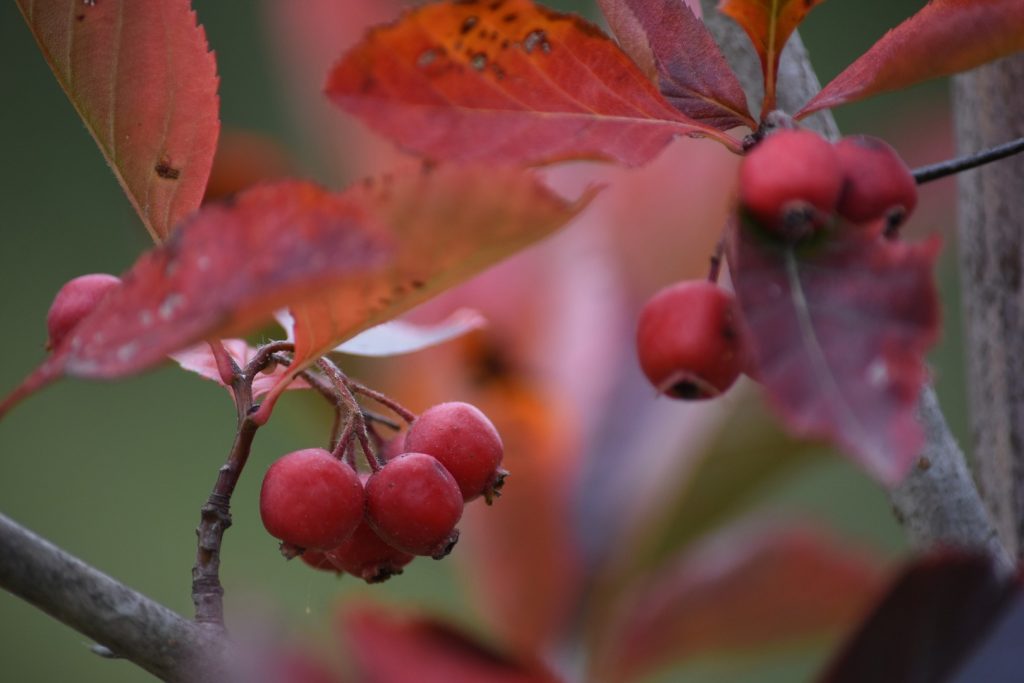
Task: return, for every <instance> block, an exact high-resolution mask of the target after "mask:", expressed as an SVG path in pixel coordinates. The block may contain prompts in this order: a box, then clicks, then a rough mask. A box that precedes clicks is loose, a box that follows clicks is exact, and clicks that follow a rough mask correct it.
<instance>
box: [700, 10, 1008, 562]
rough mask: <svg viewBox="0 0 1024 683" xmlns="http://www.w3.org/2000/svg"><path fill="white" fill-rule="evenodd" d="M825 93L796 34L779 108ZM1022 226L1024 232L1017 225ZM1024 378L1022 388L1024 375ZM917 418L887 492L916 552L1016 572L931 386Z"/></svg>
mask: <svg viewBox="0 0 1024 683" xmlns="http://www.w3.org/2000/svg"><path fill="white" fill-rule="evenodd" d="M717 4H718V3H717V1H716V0H701V5H702V9H703V10H704V20H705V22H706V23H707V25H708V28H709V29H710V30H711V32H712V33H713V34H714V36H715V39H716V40H717V41H718V44H719V45H721V46H722V50H723V52H724V53H725V56H726V59H727V60H729V63H730V65H732V67H733V68H734V69H735V70H736V73H737V75H738V76H739V78H740V83H741V84H742V85H743V87H744V89H745V90H746V92H747V93H748V97H750V96H751V95H752V94H753V97H752V98H751V99H752V102H751V110H752V111H759V110H760V107H759V104H760V99H761V95H759V93H760V92H762V90H763V86H762V76H761V66H760V61H759V60H758V57H757V54H756V53H755V52H754V50H753V49H752V48H751V46H750V42H749V40H748V38H747V36H746V34H745V33H744V32H743V30H742V29H741V28H740V27H739V26H738V25H737V24H736V23H734V22H732V21H731V20H729V19H727V18H726V17H724V16H722V15H721V14H719V12H718V10H717ZM1018 85H1020V84H1019V83H1018ZM820 89H821V84H820V82H819V81H818V77H817V75H816V74H815V72H814V69H813V68H812V66H811V62H810V59H809V57H808V55H807V50H806V48H805V47H804V45H803V41H802V40H801V39H800V36H799V34H798V33H797V32H794V33H793V36H792V38H790V40H789V42H788V43H787V44H786V47H785V49H784V50H783V52H782V60H781V63H780V65H779V79H778V104H779V108H780V109H782V110H784V111H788V112H795V111H797V110H798V109H799V108H800V107H801V106H802V105H803V104H804V103H805V102H807V101H808V100H809V99H810V98H811V97H812V96H814V95H815V94H816V93H817V92H818V91H819V90H820ZM1016 92H1020V91H1016ZM1018 109H1019V107H1018ZM803 123H804V125H806V126H807V127H808V128H810V129H812V130H815V131H817V132H818V133H820V134H822V135H824V136H825V137H827V138H830V139H836V138H838V137H839V128H838V126H837V125H836V122H835V118H834V117H833V116H832V113H831V112H830V111H827V110H826V111H822V112H818V113H817V114H815V115H813V116H810V117H808V118H807V119H806V120H804V122H803ZM1008 137H1009V136H1008ZM1018 177H1020V175H1018ZM1016 196H1017V197H1018V198H1019V197H1020V196H1022V193H1021V192H1020V191H1019V190H1018V192H1017V195H1016ZM1018 204H1019V202H1018ZM1018 208H1019V206H1018ZM1017 225H1018V226H1021V225H1022V224H1021V222H1020V221H1018V223H1017ZM1017 338H1018V339H1024V337H1017ZM1022 362H1024V360H1022ZM1021 378H1022V380H1024V375H1021ZM918 415H919V417H920V420H921V423H922V425H923V427H924V430H925V434H926V437H927V443H926V445H925V450H924V453H923V454H922V456H921V458H920V459H919V460H918V466H917V467H915V468H914V469H913V470H912V471H911V472H910V474H909V475H907V477H906V478H905V479H904V481H903V482H902V483H901V484H900V485H899V486H897V487H896V488H895V489H893V490H891V491H890V492H889V499H890V501H891V502H892V505H893V510H894V512H895V514H896V517H897V519H898V520H899V521H900V522H901V524H902V525H903V528H904V530H905V531H906V534H907V538H908V540H909V541H910V543H911V545H912V546H914V547H915V548H921V549H924V548H929V547H932V546H934V545H937V544H946V545H955V546H958V547H967V548H981V549H984V550H986V551H988V552H990V553H991V554H992V555H993V557H994V558H995V559H996V560H997V562H998V563H999V564H1000V566H1001V567H1002V568H1003V569H1004V570H1005V571H1011V570H1012V566H1013V563H1012V561H1011V559H1010V555H1009V554H1008V553H1007V551H1006V548H1005V546H1003V544H1002V543H1000V540H999V538H998V533H997V532H996V529H995V527H994V526H993V523H992V520H991V519H990V518H989V516H988V514H987V512H986V509H985V505H984V503H983V502H982V500H981V497H980V495H979V493H978V488H977V487H976V486H975V484H974V480H973V479H972V478H971V474H970V471H969V470H968V468H967V465H966V460H965V458H964V454H963V452H962V451H961V450H960V447H959V446H958V445H957V443H956V439H955V438H953V435H952V433H951V432H950V430H949V425H948V424H947V423H946V418H945V415H943V413H942V408H941V406H939V402H938V398H937V397H936V396H935V391H934V390H933V389H932V388H931V387H930V386H926V387H925V388H924V390H923V391H922V393H921V400H920V403H919V406H918Z"/></svg>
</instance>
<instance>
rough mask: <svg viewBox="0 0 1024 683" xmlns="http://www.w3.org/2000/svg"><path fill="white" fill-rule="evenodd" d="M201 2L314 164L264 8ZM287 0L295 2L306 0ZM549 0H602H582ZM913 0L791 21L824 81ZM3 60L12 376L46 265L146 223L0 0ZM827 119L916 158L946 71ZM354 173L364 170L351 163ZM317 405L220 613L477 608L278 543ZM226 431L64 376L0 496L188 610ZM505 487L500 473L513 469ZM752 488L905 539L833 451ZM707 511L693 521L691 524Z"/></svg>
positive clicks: (230, 105)
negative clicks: (277, 525)
mask: <svg viewBox="0 0 1024 683" xmlns="http://www.w3.org/2000/svg"><path fill="white" fill-rule="evenodd" d="M271 1H273V0H271ZM277 1H284V0H277ZM339 2H344V0H339ZM194 4H195V6H196V9H197V11H198V14H199V18H200V21H201V23H202V24H203V25H204V26H205V27H206V30H207V33H208V37H209V41H210V43H211V46H212V47H213V49H214V50H215V51H216V53H217V59H218V65H219V71H220V75H221V89H220V93H221V102H222V118H223V121H224V124H225V126H227V127H231V128H238V129H244V130H252V131H259V132H262V133H264V134H267V135H269V136H271V137H274V138H276V139H278V140H280V141H283V143H284V144H285V145H286V146H287V147H288V149H290V150H291V151H292V152H293V153H294V154H295V155H296V157H297V158H298V160H299V165H300V167H301V168H305V169H312V172H311V173H310V174H311V175H313V176H319V177H322V176H321V175H320V174H321V173H322V171H320V170H318V166H317V164H318V161H317V160H316V159H315V158H314V157H313V156H312V154H311V150H312V146H311V144H310V140H309V139H308V138H306V137H304V136H303V134H302V133H303V132H302V130H300V127H299V126H298V125H297V124H296V123H295V120H294V119H293V118H292V117H291V115H290V113H289V106H288V102H287V101H285V99H284V98H285V97H286V96H285V95H284V92H285V91H284V90H283V89H282V83H281V79H282V77H283V71H282V69H281V68H279V67H278V66H276V65H275V63H274V55H273V53H272V51H271V50H270V49H269V48H268V41H267V36H268V35H269V34H270V32H272V31H274V27H273V26H269V25H267V22H266V21H265V20H264V16H265V14H264V13H263V12H261V11H258V10H259V7H258V6H257V5H256V4H255V3H226V2H216V1H213V0H196V2H195V3H194ZM289 4H290V5H293V7H294V8H295V11H301V6H302V4H303V3H302V2H298V1H296V2H294V3H292V2H290V1H289ZM551 4H553V5H556V6H558V7H559V8H562V9H571V10H576V11H581V12H585V13H587V14H588V15H590V16H592V17H593V16H596V13H595V10H594V8H593V6H592V4H591V3H590V2H569V1H561V2H553V3H551ZM923 4H924V2H923V0H898V1H897V0H866V1H863V2H854V1H853V0H831V1H830V2H826V3H824V4H823V5H822V6H821V7H819V8H817V9H815V10H814V12H812V13H811V15H810V18H809V19H808V21H807V22H806V24H805V26H804V28H803V29H802V32H803V36H804V39H805V41H806V43H807V45H808V47H809V49H810V52H811V55H812V57H813V59H814V63H815V65H816V66H817V68H818V70H819V74H820V75H821V77H822V79H823V80H827V79H828V78H829V77H831V76H832V75H834V74H836V73H838V72H839V70H840V69H841V68H842V67H843V66H845V65H846V64H847V63H849V62H850V61H851V60H852V59H853V58H855V57H856V56H857V55H859V54H860V53H861V52H862V51H863V50H864V49H866V48H867V47H868V46H869V45H870V44H871V42H872V41H873V40H874V39H876V38H877V37H879V36H880V35H881V34H882V33H883V32H884V31H885V30H886V29H887V28H889V27H891V26H893V25H895V24H896V23H897V22H898V21H899V20H901V19H902V18H905V17H906V16H908V15H909V14H911V13H912V12H913V11H915V10H916V9H918V8H919V7H920V6H922V5H923ZM0 64H3V67H0V92H4V93H7V95H6V96H5V101H6V102H7V104H6V105H4V106H3V107H0V149H2V150H3V161H2V164H0V187H2V188H3V189H2V192H0V196H2V197H3V200H2V205H3V211H2V215H0V225H2V226H3V227H2V236H3V242H2V246H0V292H2V295H0V315H2V320H3V329H4V330H5V337H4V351H3V354H2V355H0V387H3V388H7V387H13V386H14V385H15V384H16V383H17V382H18V381H19V380H20V379H21V377H22V376H23V375H24V374H25V373H26V372H27V371H28V370H29V369H30V368H31V367H33V366H34V365H35V364H36V363H37V362H38V361H39V360H40V359H41V358H42V355H43V349H42V346H43V341H44V337H45V332H44V319H45V313H46V310H47V307H48V304H49V302H50V299H51V297H52V295H53V293H54V292H56V290H57V289H58V288H59V287H60V285H61V284H62V283H64V282H65V281H66V280H68V279H69V278H71V277H73V276H76V275H78V274H81V273H85V272H95V271H105V272H115V273H116V272H120V271H122V270H124V269H125V268H126V267H127V266H128V265H129V264H130V263H131V262H132V261H133V260H134V259H135V258H136V257H137V255H138V254H139V253H140V252H141V251H142V250H144V249H146V248H148V247H149V246H150V243H149V241H148V237H147V235H146V233H145V231H144V230H142V229H141V226H140V225H139V221H138V219H137V218H136V216H135V215H134V214H133V212H132V209H131V207H130V206H129V204H128V202H127V201H125V198H124V196H123V195H122V192H121V189H120V188H119V186H118V185H117V183H116V181H115V180H114V178H113V177H112V175H111V173H110V172H109V170H108V169H107V168H106V165H105V163H104V161H103V158H102V157H101V155H100V153H99V152H98V150H97V149H96V147H95V145H94V143H93V141H92V140H91V138H90V137H89V135H88V134H87V133H86V131H85V130H83V127H82V125H81V123H80V122H79V120H78V118H77V116H76V115H75V113H74V111H73V109H72V107H71V106H70V104H69V103H68V102H67V100H66V98H65V97H64V94H63V93H62V91H61V90H60V88H59V86H58V85H57V83H56V81H55V79H54V78H53V76H52V74H51V73H50V71H49V69H48V67H47V66H46V64H45V62H44V61H43V59H42V58H41V56H40V55H39V52H38V50H37V48H36V46H35V44H34V42H33V40H32V37H31V34H30V33H29V31H28V29H27V28H26V26H25V23H24V21H23V20H22V19H21V17H20V15H19V13H18V10H17V8H16V6H15V4H14V3H13V2H7V3H3V4H2V5H0ZM317 78H319V76H317ZM339 116H341V114H340V113H339ZM837 117H838V119H839V122H840V125H841V127H842V128H843V129H844V130H845V131H847V132H869V133H875V134H879V135H882V136H884V137H886V138H887V139H889V140H890V141H892V142H893V143H894V144H895V145H896V146H897V147H898V148H900V149H901V151H903V152H904V153H905V154H906V155H907V157H908V158H909V160H910V161H911V163H925V162H929V161H934V160H937V159H940V158H943V157H945V156H948V155H949V152H950V150H951V147H952V145H951V139H950V126H949V120H948V106H947V93H946V84H945V83H933V84H929V85H926V86H922V87H919V88H915V89H913V90H911V91H909V92H906V93H900V94H894V95H888V96H884V97H881V98H878V99H876V100H871V101H869V102H867V103H863V104H858V105H853V106H849V107H847V108H845V109H842V110H841V111H839V112H838V114H837ZM352 172H353V174H356V175H358V174H359V169H358V168H357V169H353V170H352ZM950 195H951V188H950V186H949V185H948V183H947V184H946V185H945V186H935V187H929V188H927V189H926V190H925V194H924V197H923V199H922V210H920V213H919V216H918V217H917V218H916V219H915V220H914V221H912V224H911V225H912V229H914V230H917V231H920V232H931V231H940V232H943V233H946V234H947V235H948V236H949V239H948V244H947V249H946V252H945V256H944V265H943V268H942V271H941V281H942V289H943V294H944V299H943V302H944V313H945V325H944V334H943V340H942V342H941V344H940V346H939V348H938V349H937V350H936V352H935V353H934V354H933V356H932V361H933V364H934V373H935V376H936V383H937V386H938V389H939V392H940V396H941V398H942V400H943V403H944V406H945V408H946V410H947V414H948V416H949V419H950V422H951V424H952V425H953V427H954V430H955V431H956V432H957V434H958V436H960V437H961V440H962V438H963V436H964V435H965V426H966V415H965V412H966V405H965V402H964V399H963V395H964V391H963V381H964V376H963V370H962V358H961V354H962V349H961V346H960V325H959V317H958V313H957V284H956V281H955V271H954V270H953V268H952V267H951V266H952V263H953V262H954V260H955V259H954V254H953V248H952V247H953V246H954V245H953V244H952V241H953V238H952V235H953V233H952V227H953V226H952V220H953V207H952V204H951V198H950ZM372 369H373V368H372V367H371V368H369V370H370V371H372ZM354 374H358V373H354ZM396 396H397V397H398V398H400V399H401V398H402V396H401V394H400V393H396ZM453 398H455V397H453ZM328 420H329V416H328V415H327V413H326V411H324V410H323V409H322V408H321V406H320V405H319V404H318V403H317V402H316V400H315V399H314V398H312V397H309V396H299V395H295V396H290V397H289V398H288V400H285V401H284V402H283V404H282V405H281V407H280V408H279V409H278V413H277V414H276V416H275V420H274V421H273V422H272V424H271V426H270V427H269V428H267V429H265V430H263V431H262V432H261V433H260V435H259V437H258V439H257V442H256V447H255V450H254V452H253V455H252V459H251V461H250V466H249V467H250V469H249V471H248V472H247V476H244V477H243V478H242V481H241V484H240V486H239V489H238V491H237V493H236V495H235V500H234V506H233V507H234V512H235V524H234V526H233V528H232V529H231V530H230V532H229V533H228V534H227V537H226V543H225V559H224V562H223V579H224V582H225V584H226V586H227V602H228V606H229V611H230V612H232V613H233V614H234V619H235V623H239V621H245V620H246V619H247V618H250V617H254V615H262V616H266V615H278V616H280V617H281V619H280V620H279V622H278V623H280V624H281V625H282V628H283V629H285V630H287V631H288V632H290V633H292V634H294V635H297V636H298V637H300V638H302V639H305V640H308V641H319V642H322V643H324V644H329V643H330V642H331V640H332V638H334V636H333V635H332V633H331V631H330V622H331V617H332V605H333V604H335V603H336V601H338V600H339V599H347V598H349V597H350V596H353V595H356V594H358V595H363V596H367V595H372V596H373V597H374V598H375V599H378V600H384V601H393V602H396V603H399V602H400V603H403V604H406V605H410V604H412V605H416V606H422V607H424V608H426V609H428V610H431V611H434V612H436V613H439V614H443V615H448V616H450V617H452V618H453V619H455V620H456V621H458V622H460V623H463V624H468V625H470V626H479V625H480V623H481V622H480V620H479V618H478V616H477V614H476V613H475V612H474V606H473V605H472V604H471V600H470V598H469V596H467V594H466V592H465V591H463V590H460V582H461V579H460V576H459V570H458V564H457V562H452V561H449V562H442V563H435V562H429V561H419V562H416V563H414V564H413V565H411V566H410V568H409V569H408V570H407V573H406V574H405V575H404V576H402V577H400V579H398V580H394V581H391V582H389V583H387V584H385V585H383V586H381V587H367V586H364V585H361V584H357V583H356V582H355V581H353V580H349V579H345V580H340V581H339V580H334V579H333V578H332V577H331V576H329V575H321V574H318V573H314V572H312V571H310V570H309V569H308V568H306V567H305V566H302V565H299V564H298V563H286V562H284V561H283V560H282V558H281V557H280V556H279V555H278V553H277V550H276V543H275V542H274V541H273V540H272V539H271V538H269V537H268V536H267V535H266V533H265V532H264V530H263V528H262V526H261V524H260V522H259V518H258V514H257V508H256V498H257V494H258V487H259V483H260V476H259V475H260V473H261V472H262V471H263V470H264V469H265V468H266V466H267V465H268V464H269V463H270V462H271V461H272V460H273V458H275V457H277V456H278V455H280V454H282V453H284V452H286V451H288V450H292V449H295V448H300V447H305V446H308V445H309V444H310V441H311V440H313V441H316V442H319V441H320V440H321V439H322V434H323V433H324V432H325V430H326V429H327V428H328V426H329V422H328ZM728 424H729V430H728V431H729V432H731V433H732V436H731V437H729V438H730V439H732V440H733V441H735V440H736V439H737V438H738V439H742V430H743V429H744V420H743V416H738V417H737V419H734V420H732V421H730V422H729V423H728ZM233 430H234V420H233V410H232V407H231V404H230V400H229V398H228V395H227V394H226V392H225V391H224V390H223V389H220V388H219V387H216V386H215V385H213V384H212V383H208V382H203V381H201V380H199V379H197V378H196V377H194V376H191V375H188V374H186V373H183V372H181V371H179V370H178V369H176V368H172V367H170V366H167V367H164V368H162V369H160V370H158V371H156V372H152V373H149V374H146V375H144V376H141V377H138V378H133V379H129V380H126V381H122V382H119V383H116V384H102V383H84V382H79V381H64V382H61V383H59V384H58V385H57V386H55V387H53V388H51V389H49V390H47V391H45V392H43V393H42V394H40V395H39V396H36V397H34V398H33V399H32V400H30V401H28V402H27V403H26V404H24V405H23V406H20V407H19V408H18V409H17V410H16V411H15V412H14V413H13V414H11V415H10V416H9V417H8V418H7V419H5V420H4V422H3V423H2V424H0V510H2V511H3V512H4V513H5V514H8V515H10V516H12V517H13V518H15V519H16V520H18V521H20V522H21V523H23V524H25V525H27V526H28V527H30V528H31V529H33V530H34V531H36V532H38V533H39V534H41V535H43V536H44V537H46V538H48V539H50V540H52V541H53V542H55V543H57V544H58V545H60V546H62V547H64V548H65V549H67V550H68V551H70V552H72V553H74V554H76V555H77V556H79V557H81V558H83V559H84V560H85V561H87V562H89V563H91V564H93V565H95V566H97V567H99V568H100V569H102V570H104V571H106V572H108V573H110V574H112V575H113V576H115V577H117V578H118V579H120V580H122V581H123V582H125V583H126V584H128V585H130V586H132V587H134V588H136V589H138V590H140V591H142V592H144V593H146V594H148V595H150V596H151V597H153V598H154V599H156V600H158V601H161V602H163V603H165V604H167V605H169V606H170V607H171V608H173V609H175V610H177V611H178V612H180V613H182V614H186V615H187V614H190V613H191V609H192V605H191V601H190V597H189V571H190V568H191V565H192V559H193V555H194V544H195V538H194V534H193V529H194V527H195V525H196V522H197V520H198V510H199V506H200V505H201V503H202V502H203V501H204V500H205V498H206V496H207V495H208V493H209V490H210V487H211V485H212V482H213V479H214V477H215V475H216V470H217V468H218V467H219V465H220V464H221V462H222V460H223V458H224V456H225V454H226V451H227V448H228V446H229V444H230V441H231V437H232V434H233ZM310 434H313V435H314V437H313V438H312V439H311V438H310ZM737 434H738V435H739V436H736V435H737ZM728 447H729V444H725V445H724V446H723V448H728ZM733 447H735V446H733ZM642 455H643V454H639V453H638V454H632V455H631V457H635V458H641V457H642ZM510 485H511V486H515V480H514V478H513V479H512V480H511V482H510ZM748 502H750V503H751V504H752V505H756V506H762V507H763V508H765V509H775V510H784V511H789V512H792V513H793V514H795V515H796V516H798V517H801V518H808V519H812V520H815V521H817V522H827V523H830V524H832V525H834V526H835V528H837V529H838V530H840V531H841V532H842V533H843V534H845V535H846V536H848V537H849V538H851V539H853V540H854V541H855V542H857V543H859V544H866V545H869V546H871V547H874V548H876V549H878V550H879V551H880V552H882V553H884V554H886V555H887V556H890V557H895V556H898V555H900V554H902V553H904V552H905V547H904V544H903V541H902V539H901V533H900V530H899V529H898V528H897V526H896V525H895V523H894V521H893V519H892V516H891V514H890V512H889V509H888V504H887V501H886V498H885V496H884V495H883V494H882V493H881V492H880V491H879V490H878V489H877V487H876V486H874V485H873V484H872V483H871V482H869V481H868V480H867V479H866V478H865V477H864V476H863V475H862V474H860V472H859V471H858V470H856V469H855V468H853V467H852V466H851V465H849V464H848V463H847V462H846V461H844V460H842V459H840V458H839V457H837V456H835V454H827V455H826V456H824V457H816V458H813V459H810V460H809V461H808V462H807V463H805V464H802V465H801V466H799V467H793V468H789V469H788V470H787V471H786V473H785V474H784V475H781V476H779V477H777V478H775V479H774V480H773V481H772V482H771V483H770V484H769V485H766V486H761V487H755V489H753V490H752V491H751V492H750V493H749V501H748ZM707 503H708V504H707V505H703V507H702V506H701V505H700V504H697V505H696V506H691V507H686V506H681V507H680V509H679V510H678V513H679V515H681V516H682V518H681V520H682V521H680V522H679V525H678V526H676V527H674V528H675V529H676V533H677V536H678V538H677V540H678V539H681V538H682V537H685V536H686V534H687V533H689V532H688V531H687V526H686V522H687V521H688V520H689V521H692V517H686V515H702V514H706V515H714V514H718V513H717V512H716V511H715V510H714V503H715V501H714V500H712V501H707ZM499 505H500V503H499ZM709 506H710V507H709ZM725 514H726V516H728V513H725ZM706 522H707V520H697V526H700V525H701V524H703V523H706ZM0 633H2V634H4V635H3V637H2V639H0V659H2V661H3V673H2V674H0V678H2V679H4V680H10V681H18V682H20V683H29V682H34V681H39V682H43V681H103V682H105V683H118V682H122V681H124V682H127V681H143V680H149V679H148V676H147V675H146V674H144V673H142V672H141V671H140V670H138V669H136V668H134V667H133V666H132V665H130V664H127V663H124V662H116V661H106V660H102V659H100V658H98V657H96V656H95V655H92V654H91V653H90V652H89V649H88V646H89V643H87V642H85V641H84V639H83V638H82V637H81V636H79V635H78V634H77V633H75V632H73V631H71V630H70V629H68V628H66V627H64V626H62V625H60V624H58V623H56V622H54V621H52V620H51V619H49V618H48V617H47V616H45V615H43V614H42V613H40V612H38V611H36V610H35V609H33V608H31V607H29V606H27V605H26V604H24V603H22V602H21V601H19V600H17V599H15V598H13V597H11V596H9V595H7V594H0ZM831 642H833V641H825V642H818V641H816V642H810V643H802V644H797V645H795V646H793V647H787V648H785V649H783V650H772V651H767V652H765V651H760V652H750V653H746V652H743V653H728V656H719V657H701V658H700V659H699V660H697V661H691V662H688V663H687V664H686V665H685V666H682V667H680V668H676V669H673V670H670V671H666V672H664V673H663V674H661V675H659V676H658V677H656V678H652V679H651V680H652V681H664V682H666V683H667V682H668V681H681V682H684V683H687V682H689V683H703V682H705V681H707V682H710V681H717V682H730V681H736V682H738V681H758V682H760V683H765V682H767V681H789V682H791V681H800V680H806V679H807V677H808V675H809V674H810V673H811V672H813V671H814V670H815V668H816V667H817V666H818V665H819V663H820V661H821V658H822V657H823V656H824V655H825V651H824V649H823V647H824V646H825V645H827V644H828V643H831Z"/></svg>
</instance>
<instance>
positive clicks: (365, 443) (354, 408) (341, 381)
mask: <svg viewBox="0 0 1024 683" xmlns="http://www.w3.org/2000/svg"><path fill="white" fill-rule="evenodd" d="M317 365H318V366H319V367H320V369H321V370H322V371H323V372H324V374H325V375H327V377H328V378H329V379H330V380H331V382H332V383H333V384H334V387H335V389H336V390H337V392H338V396H339V397H340V398H341V399H342V400H343V401H344V402H345V404H346V406H347V407H348V409H349V421H350V424H351V426H352V431H353V432H355V436H356V439H357V440H358V441H359V446H360V447H361V448H362V449H363V454H364V455H365V456H366V462H367V463H369V465H370V469H371V470H373V471H374V472H376V471H377V470H379V469H380V468H381V466H382V465H383V463H382V462H381V461H380V458H378V456H377V454H376V453H375V452H374V450H373V448H371V447H370V438H369V436H368V435H367V433H366V421H365V419H364V418H363V410H362V407H361V406H360V405H359V402H358V401H357V400H356V397H355V396H353V394H352V389H351V386H352V380H350V379H349V378H348V377H347V376H346V375H345V373H343V372H342V371H341V369H340V368H339V367H338V366H337V365H335V364H334V363H333V362H331V360H330V359H328V358H327V357H326V356H325V357H323V358H320V359H319V360H318V361H317ZM348 431H349V428H348V426H346V428H345V432H348ZM345 441H346V440H345V433H343V434H342V437H341V439H340V440H339V443H338V446H337V447H336V449H337V448H341V449H344V448H345V447H346V445H347V444H346V443H345Z"/></svg>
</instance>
